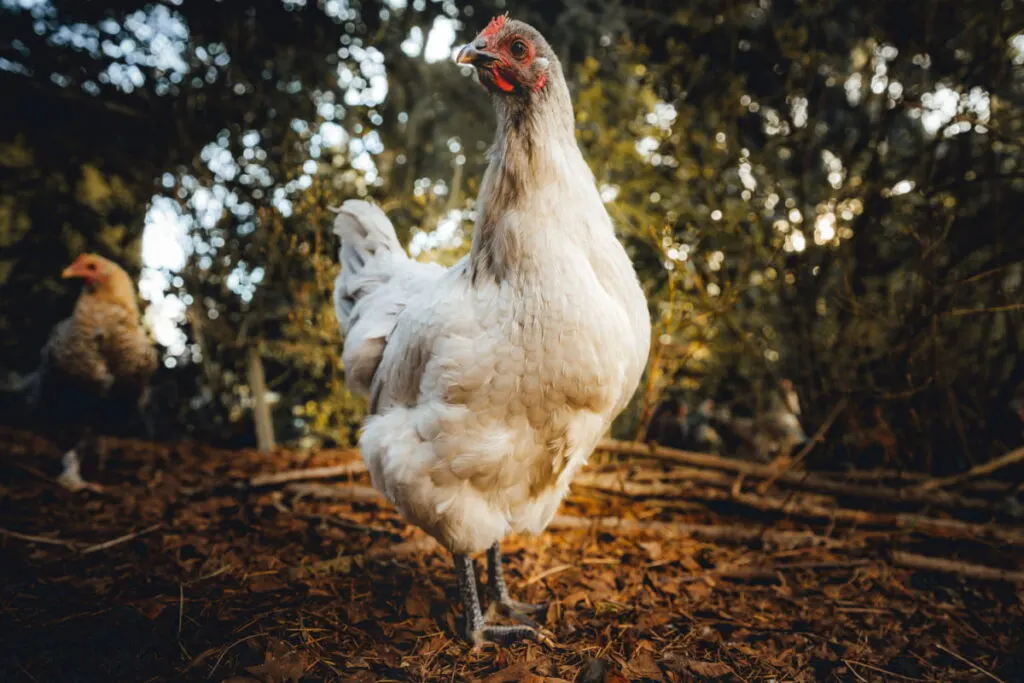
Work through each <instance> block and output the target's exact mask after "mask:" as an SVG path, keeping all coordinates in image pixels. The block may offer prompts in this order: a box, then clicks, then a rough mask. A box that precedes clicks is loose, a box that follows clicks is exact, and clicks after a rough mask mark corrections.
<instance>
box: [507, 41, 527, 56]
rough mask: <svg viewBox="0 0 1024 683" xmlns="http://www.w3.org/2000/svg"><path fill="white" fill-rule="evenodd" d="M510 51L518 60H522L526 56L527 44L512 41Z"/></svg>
mask: <svg viewBox="0 0 1024 683" xmlns="http://www.w3.org/2000/svg"><path fill="white" fill-rule="evenodd" d="M508 51H509V52H510V53H511V54H512V56H513V57H515V58H516V59H522V58H523V57H525V56H526V43H524V42H523V41H521V40H514V41H512V44H511V45H510V46H509V48H508Z"/></svg>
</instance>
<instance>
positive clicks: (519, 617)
mask: <svg viewBox="0 0 1024 683" xmlns="http://www.w3.org/2000/svg"><path fill="white" fill-rule="evenodd" d="M487 582H488V583H487V585H488V589H489V592H490V593H491V599H492V600H494V601H495V602H496V603H497V604H498V605H500V606H501V608H502V609H504V610H505V612H507V613H508V615H509V616H510V617H512V618H514V619H515V620H516V621H518V622H520V623H523V624H528V625H530V626H536V625H537V624H536V622H535V621H534V620H533V619H531V618H530V617H529V616H527V615H530V614H538V613H540V612H543V611H544V610H545V609H547V605H545V604H533V603H529V602H520V601H518V600H514V599H513V598H512V597H511V596H510V595H509V593H508V584H506V583H505V571H504V570H503V569H502V566H501V544H500V543H495V544H494V545H492V546H491V547H490V548H489V549H488V550H487Z"/></svg>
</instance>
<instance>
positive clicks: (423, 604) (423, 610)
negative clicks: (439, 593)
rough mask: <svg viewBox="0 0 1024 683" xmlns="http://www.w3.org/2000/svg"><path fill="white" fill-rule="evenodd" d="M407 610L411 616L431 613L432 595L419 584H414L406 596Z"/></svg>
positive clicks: (423, 615)
mask: <svg viewBox="0 0 1024 683" xmlns="http://www.w3.org/2000/svg"><path fill="white" fill-rule="evenodd" d="M405 611H406V612H408V614H409V616H411V617H425V616H427V615H429V614H430V596H429V595H427V593H426V591H424V590H423V589H422V588H420V587H419V586H413V588H412V590H410V591H409V594H408V595H406V596H405Z"/></svg>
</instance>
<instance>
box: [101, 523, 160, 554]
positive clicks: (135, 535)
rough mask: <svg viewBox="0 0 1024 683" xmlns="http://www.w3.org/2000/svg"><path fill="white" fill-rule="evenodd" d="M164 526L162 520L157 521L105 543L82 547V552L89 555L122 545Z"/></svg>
mask: <svg viewBox="0 0 1024 683" xmlns="http://www.w3.org/2000/svg"><path fill="white" fill-rule="evenodd" d="M162 526H163V523H162V522H157V523H156V524H153V525H151V526H148V527H146V528H145V529H140V530H138V531H133V532H131V533H130V534H125V535H124V536H118V537H117V538H112V539H110V540H109V541H104V542H103V543H97V544H96V545H91V546H89V547H88V548H83V549H82V554H83V555H88V554H89V553H94V552H96V551H97V550H106V549H107V548H113V547H114V546H115V545H121V544H122V543H127V542H128V541H130V540H132V539H134V538H138V537H139V536H142V535H143V534H148V533H149V532H150V531H156V530H157V529H159V528H160V527H162Z"/></svg>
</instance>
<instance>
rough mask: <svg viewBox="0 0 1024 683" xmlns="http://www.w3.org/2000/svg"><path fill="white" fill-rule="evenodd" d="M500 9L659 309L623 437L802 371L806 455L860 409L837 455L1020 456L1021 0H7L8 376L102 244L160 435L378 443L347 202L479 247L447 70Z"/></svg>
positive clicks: (3, 14)
mask: <svg viewBox="0 0 1024 683" xmlns="http://www.w3.org/2000/svg"><path fill="white" fill-rule="evenodd" d="M506 10H511V11H512V12H513V13H514V15H515V16H516V17H517V18H521V19H524V20H526V21H529V22H531V23H533V24H535V25H536V26H537V27H538V28H539V29H540V30H541V31H542V32H544V33H545V35H546V36H548V37H549V39H550V41H551V43H552V44H553V45H554V47H555V49H556V51H557V52H558V53H559V54H560V55H561V57H562V59H563V64H564V67H565V69H566V71H567V74H568V75H569V77H570V81H571V87H572V89H573V95H574V99H575V101H576V111H577V123H578V131H579V138H580V141H581V144H582V145H583V147H584V151H585V154H586V156H587V158H588V160H589V161H590V162H591V165H592V167H593V169H594V172H595V174H596V176H597V179H598V182H599V183H600V185H601V189H602V196H603V198H604V199H605V201H606V203H607V206H608V209H609V211H610V212H611V214H612V216H613V218H614V219H615V221H616V224H617V226H618V228H619V230H620V234H621V237H622V239H623V240H624V242H625V243H626V244H627V245H628V247H629V249H630V251H631V253H632V255H633V257H634V259H635V262H636V265H637V269H638V272H639V273H640V276H641V279H642V280H643V282H644V285H645V287H646V288H647V291H648V294H649V297H650V303H651V313H652V318H653V320H654V324H655V335H654V348H653V349H652V355H651V358H652V361H651V367H650V369H649V372H648V374H647V377H646V379H645V383H644V385H643V387H642V389H641V391H639V392H638V395H637V398H636V400H635V401H634V404H633V406H632V407H631V408H630V409H629V410H628V411H627V412H626V413H625V414H624V415H623V417H622V418H621V419H620V420H619V421H618V422H617V423H616V426H615V432H616V435H618V436H623V437H627V438H633V437H635V436H636V435H638V434H641V433H642V432H643V427H644V424H645V422H646V421H647V420H649V419H650V415H651V412H652V408H653V406H654V404H655V403H656V402H657V400H658V399H659V397H660V396H662V395H663V394H664V393H665V392H666V391H672V392H674V393H679V394H682V395H684V396H686V397H688V398H690V399H692V400H700V399H703V398H708V397H713V398H716V399H717V400H718V401H720V402H723V403H728V404H732V405H733V406H734V408H735V409H736V410H737V411H738V412H741V413H742V412H747V413H750V414H754V413H757V412H758V411H760V410H762V409H763V407H764V406H765V405H766V404H767V402H768V397H767V393H768V388H769V387H774V386H777V382H778V381H779V379H781V378H783V377H785V378H789V379H791V380H792V381H793V383H794V385H795V387H796V389H797V391H798V393H799V394H800V396H801V402H802V406H803V420H804V422H805V424H806V425H807V426H808V427H809V429H808V431H809V432H810V431H813V429H814V427H815V426H816V425H817V424H819V423H820V422H821V421H822V420H823V419H824V418H825V416H826V415H827V414H828V413H829V412H830V411H831V410H832V409H833V407H834V406H835V405H836V404H837V403H838V402H839V401H840V400H841V399H843V398H846V399H847V400H848V404H847V405H848V407H847V409H846V410H845V412H844V413H843V415H842V416H841V417H840V419H839V420H838V421H837V423H836V424H835V425H834V426H833V427H832V429H831V430H830V431H829V434H828V439H827V442H826V444H825V446H824V447H822V448H820V449H819V450H818V451H816V453H818V456H817V457H819V458H820V459H823V460H828V461H831V462H833V463H844V462H856V461H857V460H858V458H859V457H860V453H862V452H863V451H865V450H866V449H870V447H871V446H872V444H873V442H875V441H879V440H881V439H882V437H880V436H879V435H880V434H883V433H884V435H885V440H886V443H887V444H889V445H888V446H887V448H886V449H885V459H886V460H889V461H890V462H889V463H888V464H890V465H900V466H910V467H916V468H921V469H929V470H933V471H943V470H949V469H954V468H959V467H964V466H966V465H968V464H971V463H976V462H979V461H982V460H984V459H987V458H990V457H992V456H993V455H996V454H998V453H1001V452H1002V451H1004V450H1005V449H1006V448H1008V447H1010V446H1012V445H1016V443H1017V441H1019V439H1020V436H1021V434H1020V424H1019V421H1017V416H1016V415H1015V414H1014V411H1013V410H1012V409H1011V408H1010V406H1011V403H1012V401H1013V399H1014V397H1015V393H1016V392H1017V391H1018V387H1019V386H1020V385H1021V384H1022V382H1024V359H1022V356H1021V344H1022V342H1024V332H1022V322H1024V297H1022V291H1024V290H1022V283H1021V278H1022V276H1024V232H1022V230H1021V227H1020V225H1019V223H1020V219H1019V217H1020V215H1021V213H1022V210H1024V192H1022V191H1024V168H1021V164H1022V163H1024V162H1022V158H1024V157H1022V145H1024V33H1022V32H1021V31H1022V28H1021V27H1022V26H1024V8H1022V3H1019V2H1014V1H1013V0H984V1H982V0H957V1H955V2H954V1H951V0H924V1H922V2H915V3H911V2H890V3H865V2H856V1H854V0H806V1H803V2H796V1H794V0H747V1H727V0H718V1H715V0H711V1H708V0H702V1H698V0H683V1H682V2H676V3H665V2H656V1H655V0H641V1H639V2H624V1H621V0H607V1H602V2H597V1H596V0H560V1H555V0H544V1H540V0H524V1H523V2H517V3H515V4H514V5H510V6H506V4H505V2H503V1H502V0H484V1H474V2H466V1H464V0H446V1H443V2H436V1H433V0H379V1H370V0H363V1H359V0H264V1H262V2H256V1H255V0H248V1H246V0H202V1H199V0H167V1H166V2H143V1H140V0H122V1H118V0H105V1H104V2H92V1H91V0H0V92H3V93H4V96H3V98H2V102H0V371H3V372H7V373H12V374H20V373H24V372H26V371H28V370H29V369H31V368H32V367H33V365H34V363H35V361H36V359H37V356H38V349H39V348H40V346H41V345H42V343H43V341H44V340H45V338H46V335H47V333H48V331H49V329H50V327H51V326H52V325H53V324H54V323H55V322H56V321H57V320H59V319H60V318H61V317H63V316H65V315H66V314H67V313H68V311H69V310H70V306H71V304H72V302H73V300H74V297H75V295H76V292H74V291H72V290H70V289H69V288H68V287H67V286H66V283H65V282H62V281H60V280H59V279H58V277H57V275H58V274H59V272H60V271H61V269H62V268H63V266H64V265H66V263H67V262H69V261H70V260H71V259H72V258H73V257H74V256H75V255H76V254H77V253H78V252H80V251H82V250H84V249H89V250H94V251H99V252H101V253H104V254H106V255H109V256H113V257H115V258H117V259H118V260H119V261H121V262H122V263H123V264H125V265H126V266H127V267H128V269H129V271H131V272H132V273H133V274H134V275H139V276H140V277H141V283H140V289H141V293H142V296H143V298H144V299H145V300H146V301H147V302H148V304H147V319H148V320H149V321H150V323H151V325H152V328H153V331H154V334H155V337H156V339H157V340H158V341H159V342H160V344H161V351H162V352H163V354H164V360H165V366H164V368H163V369H162V371H161V373H160V375H159V376H158V377H157V379H156V385H155V387H154V400H153V403H152V410H153V412H154V416H155V418H156V432H157V433H156V436H158V437H160V438H182V437H190V438H199V439H203V440H206V441H210V442H214V443H219V444H227V445H250V444H252V443H255V441H256V438H257V437H256V434H255V432H256V430H255V429H254V427H253V415H254V414H260V412H261V411H262V413H263V414H264V415H268V416H269V418H270V420H271V422H272V425H273V437H274V438H275V439H276V441H277V442H284V443H298V444H303V445H311V444H315V443H345V444H347V443H353V442H354V439H355V437H356V432H357V428H358V424H359V419H360V416H361V412H362V410H363V408H364V404H363V402H362V401H361V400H360V399H358V398H356V397H354V396H353V395H352V394H350V393H349V392H348V391H347V389H346V387H345V383H344V371H343V368H341V367H340V343H341V340H340V337H339V333H338V330H337V325H336V322H335V320H334V314H333V312H332V310H331V304H330V292H331V282H332V279H333V277H334V275H335V274H336V269H337V266H336V253H335V252H336V248H337V244H336V242H335V238H334V236H333V235H332V234H331V231H330V224H331V219H332V216H333V214H332V213H331V212H330V207H332V206H337V205H339V204H340V203H341V202H342V201H344V199H345V198H347V197H351V196H368V197H371V198H373V199H374V200H376V201H378V202H379V203H381V204H382V205H383V206H384V208H385V210H386V211H387V213H388V214H389V215H390V216H391V218H392V220H393V221H394V222H395V224H396V226H397V227H398V229H399V233H400V237H401V238H402V239H403V240H406V241H408V242H409V243H410V245H411V247H412V249H413V252H414V253H415V254H416V256H417V257H418V258H423V259H431V260H437V261H440V262H442V263H446V264H447V263H452V262H454V260H456V259H457V258H458V257H459V256H460V255H461V254H462V253H463V252H464V251H465V249H466V248H467V247H468V244H467V240H468V236H469V234H470V230H471V225H472V220H473V198H474V196H475V194H476V190H477V185H478V182H479V178H480V176H481V173H482V170H483V166H484V163H485V160H484V155H483V152H484V151H485V149H486V147H487V145H488V144H489V142H490V139H491V136H492V134H493V114H492V112H491V107H490V104H489V102H488V101H487V97H486V95H485V94H484V93H483V92H482V90H481V89H480V88H479V87H477V86H476V85H475V84H474V83H473V82H472V80H471V79H470V78H469V77H468V76H467V74H465V73H462V72H461V71H460V69H459V68H458V67H457V66H455V65H454V64H453V63H452V60H451V59H450V50H451V46H452V43H453V41H455V42H456V43H457V42H458V41H462V40H466V39H468V38H470V37H472V35H473V34H475V33H476V32H477V31H478V30H479V29H480V28H482V26H483V25H484V24H485V23H486V21H487V20H488V19H489V18H490V16H492V15H493V14H496V13H499V12H504V11H506ZM1015 439H1016V440H1017V441H1015ZM892 443H895V444H896V446H895V447H893V446H892Z"/></svg>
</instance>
